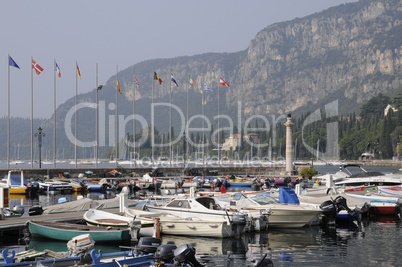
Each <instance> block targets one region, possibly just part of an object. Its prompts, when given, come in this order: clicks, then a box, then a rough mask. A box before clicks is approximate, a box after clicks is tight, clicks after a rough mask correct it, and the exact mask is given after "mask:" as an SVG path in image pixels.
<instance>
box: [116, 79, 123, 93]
mask: <svg viewBox="0 0 402 267" xmlns="http://www.w3.org/2000/svg"><path fill="white" fill-rule="evenodd" d="M116 81H117V89H119V93H120V94H122V91H121V87H120V83H119V78H116Z"/></svg>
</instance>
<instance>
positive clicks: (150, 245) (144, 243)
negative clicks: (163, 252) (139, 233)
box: [138, 237, 162, 253]
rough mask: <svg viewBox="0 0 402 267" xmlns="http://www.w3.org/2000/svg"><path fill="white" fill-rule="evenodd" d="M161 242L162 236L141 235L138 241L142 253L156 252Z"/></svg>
mask: <svg viewBox="0 0 402 267" xmlns="http://www.w3.org/2000/svg"><path fill="white" fill-rule="evenodd" d="M161 242H162V241H161V239H160V238H154V237H141V238H140V241H139V242H138V250H139V252H142V253H155V252H156V250H157V249H158V247H159V246H160V245H161Z"/></svg>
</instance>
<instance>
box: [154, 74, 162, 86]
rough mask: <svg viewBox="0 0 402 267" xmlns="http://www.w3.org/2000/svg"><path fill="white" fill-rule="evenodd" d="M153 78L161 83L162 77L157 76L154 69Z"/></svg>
mask: <svg viewBox="0 0 402 267" xmlns="http://www.w3.org/2000/svg"><path fill="white" fill-rule="evenodd" d="M154 80H158V81H159V84H162V79H161V77H159V75H158V74H157V73H156V72H155V71H154Z"/></svg>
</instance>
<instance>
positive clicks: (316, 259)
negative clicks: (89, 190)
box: [0, 219, 402, 267]
mask: <svg viewBox="0 0 402 267" xmlns="http://www.w3.org/2000/svg"><path fill="white" fill-rule="evenodd" d="M401 229H402V227H401V222H400V220H395V219H393V220H388V219H387V220H379V221H364V222H363V223H362V224H361V225H360V226H357V225H354V226H352V227H343V228H341V227H337V228H320V227H307V228H303V229H289V230H277V229H272V230H271V229H270V230H268V231H264V232H261V233H249V234H245V235H243V236H242V237H241V238H237V239H236V238H223V239H220V238H202V237H180V236H170V235H164V236H162V244H175V245H176V246H180V245H183V244H189V245H191V246H193V247H194V248H195V249H196V255H197V257H198V258H199V261H200V262H201V263H203V264H205V265H206V266H216V267H218V266H254V265H255V261H256V260H257V259H261V258H263V257H266V258H267V259H271V260H272V261H273V263H274V266H289V264H291V265H292V266H345V265H346V266H362V265H363V266H379V265H381V266H397V265H398V264H399V259H400V246H399V243H400V239H401V238H402V230H401ZM21 235H22V233H21ZM3 236H4V235H3ZM20 237H22V236H20ZM17 238H18V237H16V238H15V239H8V238H3V239H2V240H3V241H5V240H7V242H3V243H2V244H1V247H0V249H3V248H9V249H17V251H21V250H25V249H28V248H36V249H38V250H43V249H51V250H55V251H58V252H63V251H66V250H67V249H66V243H67V242H53V241H48V240H46V241H41V240H34V241H31V243H29V245H28V246H24V245H20V246H16V244H18V241H17ZM119 245H123V246H129V245H131V246H135V245H136V243H131V244H130V243H129V244H114V245H109V244H107V245H103V244H95V249H97V250H98V249H102V251H104V252H113V251H121V250H122V249H121V248H119ZM11 246H14V247H11ZM18 249H19V250H18Z"/></svg>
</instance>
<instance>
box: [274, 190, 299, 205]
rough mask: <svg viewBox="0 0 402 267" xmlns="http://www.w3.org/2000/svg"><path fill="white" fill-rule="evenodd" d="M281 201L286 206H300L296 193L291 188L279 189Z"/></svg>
mask: <svg viewBox="0 0 402 267" xmlns="http://www.w3.org/2000/svg"><path fill="white" fill-rule="evenodd" d="M279 201H280V202H282V203H286V204H300V201H299V198H298V197H297V195H296V193H295V191H294V190H293V189H292V188H290V187H281V188H280V189H279Z"/></svg>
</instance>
